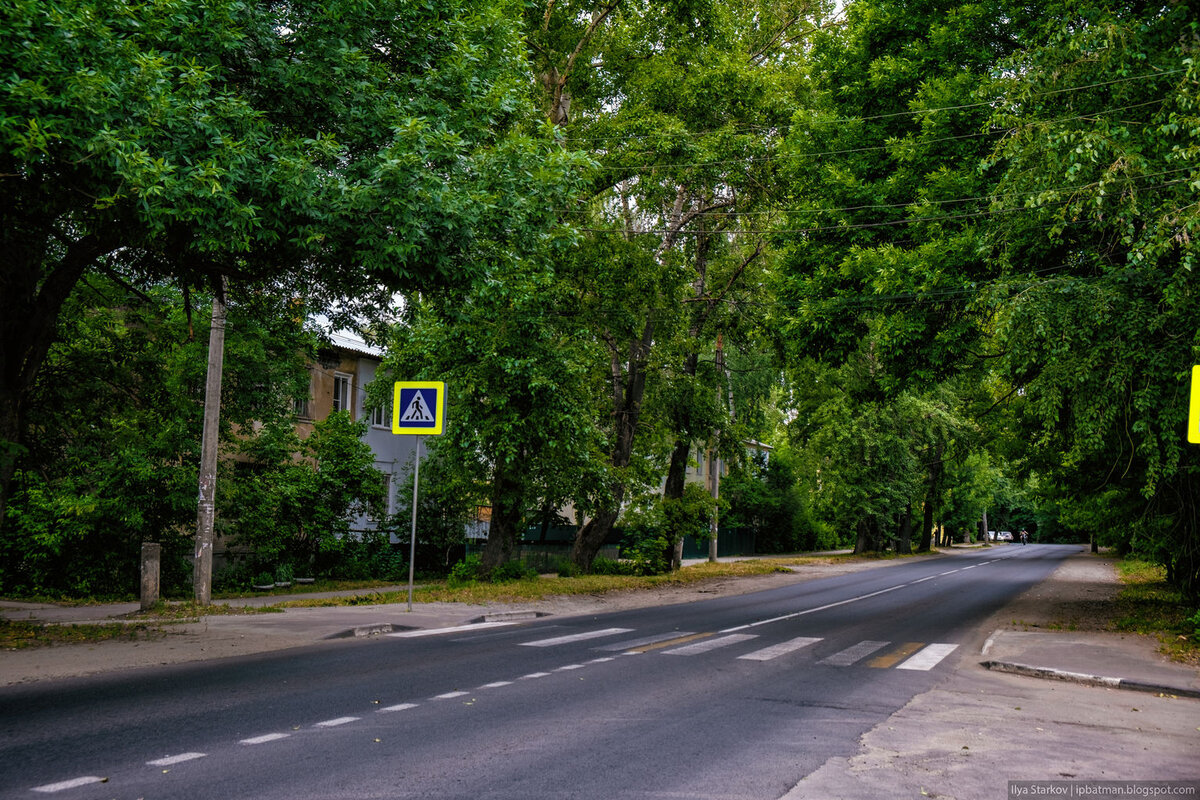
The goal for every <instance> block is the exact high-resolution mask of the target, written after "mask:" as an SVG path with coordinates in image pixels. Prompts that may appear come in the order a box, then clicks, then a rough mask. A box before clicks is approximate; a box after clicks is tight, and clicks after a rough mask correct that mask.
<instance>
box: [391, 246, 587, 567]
mask: <svg viewBox="0 0 1200 800" xmlns="http://www.w3.org/2000/svg"><path fill="white" fill-rule="evenodd" d="M562 244H563V245H565V244H566V241H564V242H562ZM551 255H552V253H551V252H547V253H546V255H545V256H544V257H543V258H540V259H534V260H529V261H521V262H515V263H512V264H509V265H506V266H498V267H497V268H496V270H495V271H494V273H493V277H492V278H491V279H489V280H487V281H485V282H481V283H480V284H478V285H477V286H475V287H474V289H473V290H472V291H471V292H470V293H468V294H466V295H465V296H462V295H459V294H457V293H454V294H440V293H427V294H426V296H425V298H423V299H422V301H421V302H419V303H415V304H414V305H413V307H412V308H411V313H410V315H409V318H408V319H407V320H406V321H404V322H402V323H400V324H398V325H396V326H395V327H394V328H393V331H392V340H391V342H392V346H391V349H390V353H389V356H388V358H387V359H386V360H385V362H384V370H385V371H386V372H388V373H390V374H391V375H395V376H398V377H400V376H402V377H403V378H404V379H416V378H428V379H444V380H445V381H446V383H447V393H448V395H449V408H450V418H449V419H450V421H449V423H448V426H447V432H446V435H445V437H444V440H443V441H440V442H439V443H438V454H439V458H440V459H441V460H442V464H443V466H444V467H445V469H446V470H447V471H453V473H454V474H455V475H456V477H455V481H456V482H458V483H462V484H473V483H477V482H480V481H486V483H487V485H488V489H487V491H486V493H485V494H486V496H487V498H488V499H489V501H490V505H491V524H490V530H489V534H488V540H487V545H486V546H485V548H484V551H483V559H482V566H483V568H484V570H485V571H487V572H490V571H492V570H494V569H495V568H496V567H498V566H500V565H501V564H503V563H505V562H508V561H511V560H513V558H514V556H515V553H516V547H517V544H518V542H519V541H520V538H521V536H522V535H523V534H524V532H525V530H526V527H527V526H528V524H529V522H530V521H531V520H532V514H533V512H534V510H536V509H541V508H544V507H548V508H557V507H561V506H562V505H565V504H566V502H567V501H568V500H570V499H571V498H573V497H575V496H576V494H577V493H578V492H579V487H580V486H581V485H585V484H586V483H587V481H588V480H589V475H593V474H594V473H595V471H596V468H595V460H596V459H595V454H596V452H597V450H598V449H599V446H600V445H599V440H598V435H597V427H596V424H595V421H594V418H593V416H592V413H591V411H592V396H593V394H592V392H593V386H592V383H591V380H590V374H589V369H590V367H591V364H592V363H594V361H595V359H596V353H595V347H594V345H593V344H592V343H591V342H589V341H588V339H587V337H586V335H584V334H585V331H584V329H582V328H581V322H582V320H581V319H580V318H579V317H578V316H577V315H574V314H570V313H562V312H563V311H564V310H565V309H568V308H569V307H570V305H571V302H572V299H573V298H572V296H571V294H570V287H569V286H568V285H567V284H565V283H564V282H563V281H561V280H559V279H558V278H557V275H556V272H555V270H554V269H553V268H552V263H553V262H552V259H551Z"/></svg>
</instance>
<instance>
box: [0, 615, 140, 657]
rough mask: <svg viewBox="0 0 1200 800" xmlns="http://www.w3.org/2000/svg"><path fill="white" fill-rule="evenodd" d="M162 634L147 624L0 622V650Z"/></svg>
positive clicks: (131, 640) (136, 639)
mask: <svg viewBox="0 0 1200 800" xmlns="http://www.w3.org/2000/svg"><path fill="white" fill-rule="evenodd" d="M159 633H162V630H161V629H160V628H158V627H157V626H155V625H152V624H150V623H146V624H134V625H130V624H126V623H122V622H106V623H82V624H78V625H47V624H45V623H41V622H24V621H14V620H6V619H0V649H4V650H24V649H27V648H31V647H46V646H48V645H54V644H80V643H84V642H86V643H89V644H90V643H94V642H105V641H123V642H135V641H144V640H146V639H150V638H152V637H153V636H154V635H156V634H159Z"/></svg>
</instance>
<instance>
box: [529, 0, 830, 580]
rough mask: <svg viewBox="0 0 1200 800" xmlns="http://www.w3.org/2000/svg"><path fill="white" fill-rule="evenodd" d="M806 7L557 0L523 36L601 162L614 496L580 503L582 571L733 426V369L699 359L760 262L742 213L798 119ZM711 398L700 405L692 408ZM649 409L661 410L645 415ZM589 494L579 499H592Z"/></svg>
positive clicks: (588, 261) (725, 329) (558, 107)
mask: <svg viewBox="0 0 1200 800" xmlns="http://www.w3.org/2000/svg"><path fill="white" fill-rule="evenodd" d="M811 10H812V9H810V4H807V3H798V2H782V3H780V2H764V3H747V4H732V5H731V4H723V3H715V2H701V3H689V4H686V7H684V6H680V5H679V4H671V3H657V2H640V3H618V2H600V3H559V4H555V3H548V4H546V6H545V8H544V10H542V9H535V7H533V6H531V7H530V11H529V14H528V16H527V19H526V25H527V31H528V33H527V41H528V42H529V44H530V48H531V51H532V53H533V60H534V63H536V64H538V65H539V72H540V75H541V77H542V84H543V89H544V91H543V107H544V108H545V109H546V110H547V116H548V118H549V119H550V120H551V121H553V122H554V123H556V124H559V125H561V126H563V127H564V128H565V130H566V137H567V141H568V143H570V144H572V145H573V146H575V147H578V148H581V149H586V150H589V151H591V152H593V153H595V154H596V157H597V159H598V160H599V162H600V168H599V169H598V170H597V171H596V173H595V177H594V179H593V182H592V186H591V192H590V197H589V198H588V200H589V202H588V203H587V205H581V206H579V207H578V208H577V209H575V210H574V211H576V212H577V213H578V215H579V218H580V219H582V220H584V221H585V224H586V226H587V228H588V231H587V233H588V239H587V241H586V243H585V244H584V246H582V247H581V248H580V249H579V252H578V253H577V254H576V257H575V259H573V264H572V267H573V269H574V271H575V275H576V277H575V280H576V285H577V286H578V287H579V289H580V298H579V300H580V302H579V303H578V304H577V305H578V307H580V309H581V311H582V313H585V314H588V315H589V316H590V318H591V325H592V328H593V333H592V336H593V338H594V339H595V340H596V341H599V342H601V343H603V345H604V347H605V349H606V353H605V357H604V358H602V359H601V360H600V362H599V363H598V364H597V365H596V366H597V370H596V371H597V375H598V376H603V381H604V390H603V394H602V395H601V397H602V400H603V402H602V403H599V404H598V409H597V412H596V414H597V416H598V417H599V418H600V419H602V420H606V423H605V427H606V436H607V439H608V444H607V447H606V450H607V469H608V477H607V480H606V481H605V485H604V486H602V487H600V488H599V491H596V492H593V493H592V497H590V498H587V499H586V500H585V501H583V502H580V503H577V506H581V507H582V506H586V507H588V509H589V511H590V512H591V513H590V519H589V521H588V522H587V524H586V525H584V526H583V527H582V528H581V529H580V531H579V534H578V536H577V538H576V541H575V544H574V547H573V552H572V558H573V560H574V561H575V562H576V564H577V565H578V566H579V567H580V568H582V569H587V568H588V566H589V565H590V564H591V561H592V559H593V558H594V556H595V554H596V552H597V551H598V549H599V547H600V546H601V545H602V544H603V543H604V542H605V541H606V540H607V539H608V538H609V536H610V534H611V532H612V530H613V526H614V525H615V524H616V523H617V521H618V518H619V516H620V509H621V507H622V505H623V504H624V502H625V501H626V500H628V499H629V498H630V497H631V496H633V495H635V494H637V493H638V492H639V491H640V490H641V489H642V488H643V486H642V485H640V484H643V483H644V484H656V483H657V482H658V480H659V478H660V475H654V476H650V475H646V474H644V470H643V469H642V466H643V465H644V464H645V463H646V462H647V460H648V459H649V460H650V461H651V462H652V463H658V462H659V461H661V460H662V459H663V455H664V454H669V453H673V457H672V458H671V460H670V462H669V466H668V472H669V479H668V487H667V494H668V495H669V496H671V497H673V498H676V499H679V498H680V497H681V496H682V494H681V493H682V491H683V482H682V475H683V473H684V470H685V468H686V462H687V452H688V450H689V449H690V447H691V446H692V444H693V438H694V437H696V436H697V435H699V434H701V433H702V434H703V436H704V437H705V438H711V437H712V436H713V434H714V431H715V430H716V429H721V430H726V431H728V429H729V428H730V427H731V426H730V425H728V424H727V422H725V421H723V420H728V412H725V411H722V410H721V409H722V406H723V405H724V402H725V401H724V399H721V401H720V402H717V398H718V397H719V396H721V397H722V398H723V396H724V395H725V394H726V393H725V392H719V389H720V387H721V382H722V379H723V375H720V374H719V371H714V370H710V369H709V370H706V369H704V368H703V367H702V366H701V364H702V361H703V356H704V355H705V354H707V353H710V352H712V350H713V346H714V342H715V340H716V338H717V336H718V335H719V334H721V333H725V334H726V336H727V337H730V338H731V337H732V335H733V333H734V331H735V329H737V328H738V326H736V325H735V324H734V323H732V322H730V320H736V319H738V318H739V316H745V315H746V314H747V313H748V308H747V306H746V305H745V304H744V303H741V302H740V301H742V300H744V294H743V292H744V291H745V287H747V286H753V285H754V283H755V282H756V281H755V280H754V279H753V278H752V277H751V276H752V275H754V270H756V269H758V268H759V266H760V264H761V262H762V260H761V259H760V258H759V255H760V253H761V244H762V243H761V241H760V240H759V237H758V236H757V235H756V232H755V231H754V230H753V228H752V226H750V225H748V224H747V223H746V222H745V219H746V218H745V216H744V215H745V214H747V213H750V212H754V211H756V210H757V209H758V208H759V207H760V204H761V203H762V202H763V198H764V196H765V194H766V187H767V186H769V184H770V183H771V181H770V172H771V168H770V166H769V162H768V160H767V159H766V158H765V156H766V154H768V153H769V152H771V149H772V147H773V142H774V140H775V135H774V133H773V130H774V126H777V125H778V124H780V123H782V122H783V121H785V120H786V119H787V117H788V115H789V114H790V108H791V106H790V98H791V95H792V90H791V88H790V85H789V83H790V80H791V75H792V73H791V72H790V71H789V69H788V68H787V67H788V65H789V64H790V62H791V61H792V59H793V58H794V56H795V53H797V52H798V50H799V47H798V46H797V45H795V42H794V40H795V39H796V38H798V37H801V36H802V35H803V34H804V32H806V31H807V30H808V29H809V27H810V25H811V23H810V22H809V14H810V11H811ZM705 396H707V397H708V398H711V399H709V400H708V401H706V402H702V403H697V402H696V401H697V400H699V399H700V398H702V397H705ZM648 404H650V407H652V408H653V413H651V414H649V415H647V413H646V412H647V408H648ZM581 500H582V498H581Z"/></svg>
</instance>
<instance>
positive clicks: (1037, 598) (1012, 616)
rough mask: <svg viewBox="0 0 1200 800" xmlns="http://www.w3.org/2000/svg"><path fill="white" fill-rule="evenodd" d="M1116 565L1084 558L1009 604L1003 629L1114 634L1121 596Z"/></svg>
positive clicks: (1088, 556)
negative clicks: (1118, 596)
mask: <svg viewBox="0 0 1200 800" xmlns="http://www.w3.org/2000/svg"><path fill="white" fill-rule="evenodd" d="M1121 587H1122V584H1121V581H1120V578H1119V577H1118V576H1117V569H1116V562H1115V561H1114V560H1113V559H1112V558H1110V557H1108V556H1104V555H1091V554H1081V555H1078V556H1075V557H1073V558H1070V559H1068V560H1067V561H1065V562H1063V565H1062V566H1061V567H1059V568H1058V569H1057V570H1056V571H1055V572H1054V574H1053V575H1051V576H1050V577H1049V578H1047V579H1046V580H1044V581H1042V582H1041V583H1039V584H1038V585H1037V586H1035V587H1033V588H1032V589H1030V590H1029V591H1027V592H1025V593H1024V594H1022V595H1021V596H1020V597H1018V598H1017V599H1016V600H1014V601H1013V602H1011V603H1009V604H1008V606H1006V607H1005V609H1004V611H1003V618H1002V619H1003V625H1002V627H1005V628H1007V629H1009V630H1018V631H1020V630H1035V629H1039V628H1041V629H1046V630H1066V631H1111V630H1112V629H1113V623H1114V622H1115V619H1116V616H1117V613H1118V609H1117V603H1116V600H1117V595H1118V594H1120V592H1121Z"/></svg>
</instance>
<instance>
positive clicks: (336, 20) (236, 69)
mask: <svg viewBox="0 0 1200 800" xmlns="http://www.w3.org/2000/svg"><path fill="white" fill-rule="evenodd" d="M515 11H516V9H515V8H514V7H513V5H512V4H510V3H503V2H502V3H495V2H490V1H489V2H482V0H450V1H449V2H440V3H437V4H428V3H419V2H411V0H383V2H374V1H371V2H368V1H367V0H338V2H331V3H245V2H241V0H214V1H213V2H210V3H205V4H202V5H197V4H193V3H181V2H165V3H153V4H144V3H130V2H123V1H118V2H109V1H108V0H79V2H69V3H68V2H59V1H58V0H50V1H49V2H43V0H16V1H15V2H12V3H7V4H5V6H4V9H3V11H2V12H0V14H3V16H2V17H0V30H2V31H3V34H4V35H3V36H0V64H3V65H4V70H3V72H4V76H5V77H4V79H3V81H2V82H0V198H3V200H2V201H0V214H2V217H0V231H2V233H0V236H2V237H3V239H2V243H3V246H4V247H5V249H6V252H7V253H8V258H7V259H6V260H5V262H4V264H3V266H2V267H0V524H2V523H3V515H4V509H5V507H6V503H7V496H8V489H9V486H10V479H11V476H12V474H13V471H14V470H15V468H16V464H17V458H18V456H19V454H20V452H21V448H23V447H25V446H27V445H28V441H27V439H26V433H27V431H26V414H27V413H28V410H29V402H30V398H31V397H32V392H33V391H34V385H35V382H36V380H37V377H38V373H39V370H40V369H41V367H42V365H43V363H44V360H45V356H46V353H47V352H48V351H49V348H50V346H51V344H52V342H53V341H54V340H55V338H56V336H57V333H58V324H59V320H60V318H61V310H62V308H63V305H64V303H65V302H66V300H67V298H68V297H69V296H70V294H71V291H72V289H73V288H74V287H75V286H76V285H77V283H78V282H79V281H80V279H81V278H82V277H83V276H85V275H91V274H104V273H108V274H116V275H120V276H122V277H123V278H125V279H129V278H130V277H131V276H150V277H152V278H154V279H171V280H175V281H177V282H178V283H179V284H180V285H181V286H183V287H185V288H195V287H198V286H199V287H204V286H212V287H215V286H217V285H218V284H219V283H220V280H221V279H222V277H228V278H230V279H231V281H232V284H233V286H234V295H235V296H237V295H238V294H239V293H243V292H247V291H251V289H250V288H248V287H260V288H266V289H270V290H271V291H272V292H274V293H276V294H279V295H281V296H285V297H292V296H299V297H304V298H305V299H306V300H308V301H310V302H312V303H314V304H315V306H316V307H318V308H321V307H325V308H333V307H334V306H332V305H331V303H332V301H333V300H335V299H337V300H340V301H341V302H340V304H338V305H337V306H336V309H337V310H338V311H339V312H340V313H341V314H343V315H349V314H351V313H353V312H355V311H364V310H369V309H371V308H383V307H386V305H387V297H388V294H387V291H388V290H394V289H396V288H413V287H428V286H430V285H433V284H438V283H454V282H457V281H460V280H462V279H464V278H467V277H469V276H471V275H473V274H475V273H477V272H478V271H481V270H484V269H486V268H487V267H488V265H489V263H490V262H489V260H488V259H486V258H481V257H479V255H480V250H481V249H487V248H489V247H490V248H508V249H511V250H514V251H520V250H521V249H522V248H524V247H526V246H527V245H528V244H529V243H530V242H531V240H536V238H537V230H538V229H539V228H540V225H541V223H540V220H544V219H546V216H547V214H548V213H549V212H548V210H549V209H553V208H555V207H556V205H557V204H556V202H555V200H554V198H555V197H557V195H556V187H557V185H558V184H559V182H560V181H561V179H562V172H563V168H562V165H561V163H560V158H559V155H558V153H559V149H558V148H557V146H556V145H554V144H553V142H552V140H551V138H550V137H549V136H547V135H544V133H543V132H540V131H539V130H538V129H537V128H536V126H534V125H531V124H530V118H531V112H532V108H531V107H530V105H529V92H528V84H527V80H526V76H527V64H526V61H525V51H524V47H523V45H522V41H521V38H520V31H519V28H518V23H517V19H516V18H517V17H518V16H519V14H518V13H515Z"/></svg>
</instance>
